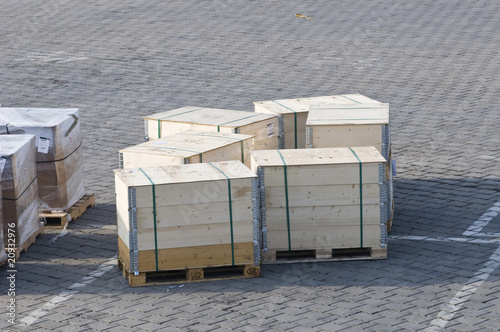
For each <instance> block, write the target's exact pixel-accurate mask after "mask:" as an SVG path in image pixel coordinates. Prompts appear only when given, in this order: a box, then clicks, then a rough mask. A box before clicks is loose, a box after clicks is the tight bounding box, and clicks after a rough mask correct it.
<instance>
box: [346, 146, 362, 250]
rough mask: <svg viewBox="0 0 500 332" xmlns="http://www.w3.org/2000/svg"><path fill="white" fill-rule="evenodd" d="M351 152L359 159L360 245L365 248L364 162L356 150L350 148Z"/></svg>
mask: <svg viewBox="0 0 500 332" xmlns="http://www.w3.org/2000/svg"><path fill="white" fill-rule="evenodd" d="M349 150H351V152H352V153H353V154H354V157H356V159H357V160H358V161H359V220H360V221H359V233H360V234H359V236H360V247H361V248H363V166H362V165H363V164H362V163H361V160H360V159H359V157H358V155H357V154H356V152H354V150H353V149H351V148H349Z"/></svg>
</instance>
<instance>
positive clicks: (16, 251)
mask: <svg viewBox="0 0 500 332" xmlns="http://www.w3.org/2000/svg"><path fill="white" fill-rule="evenodd" d="M44 232H45V230H44V225H43V223H40V228H39V229H38V230H37V231H36V232H34V233H33V234H32V235H31V236H30V237H29V238H28V239H27V240H26V241H24V243H23V244H22V245H20V246H19V247H16V248H5V251H6V252H7V255H8V256H9V258H15V259H16V260H17V259H18V258H19V256H20V255H21V253H22V252H23V251H28V248H29V247H30V246H31V245H32V244H33V243H35V242H36V238H37V237H38V236H39V235H42V234H43V233H44ZM13 255H15V256H14V257H13ZM4 263H5V262H4ZM0 266H1V263H0Z"/></svg>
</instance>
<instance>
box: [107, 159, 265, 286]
mask: <svg viewBox="0 0 500 332" xmlns="http://www.w3.org/2000/svg"><path fill="white" fill-rule="evenodd" d="M114 172H115V184H116V208H117V216H118V220H117V223H118V236H119V241H118V247H119V252H118V259H119V261H120V262H121V263H120V264H122V267H123V269H124V271H125V272H124V275H125V276H126V277H128V279H129V283H130V285H131V286H134V285H143V284H150V282H147V280H150V279H151V278H153V279H155V278H156V277H158V273H160V274H165V273H166V272H167V271H174V272H175V273H179V271H187V270H190V271H195V270H196V269H207V268H215V267H227V268H230V269H231V268H234V269H236V267H243V268H244V270H248V266H250V265H251V266H255V267H258V266H259V263H260V247H259V242H258V240H259V235H258V234H259V233H258V232H259V231H258V225H259V222H258V219H257V217H258V213H259V207H258V202H257V200H256V199H253V197H254V193H256V192H257V191H258V190H257V176H256V175H255V174H254V173H252V172H251V171H250V169H248V168H247V167H246V166H245V165H243V164H242V163H241V162H240V161H227V162H214V163H201V164H190V165H180V166H161V167H148V168H139V169H120V170H115V171H114ZM252 271H253V272H254V273H253V274H252V273H247V272H248V271H247V272H244V273H241V275H240V277H249V276H254V277H255V276H258V273H256V272H255V270H252ZM198 272H199V271H198ZM172 273H173V272H172ZM167 274H168V273H167ZM194 279H196V278H191V277H186V278H184V279H181V280H182V281H184V282H187V281H193V280H194ZM201 279H202V280H206V278H201ZM197 280H199V278H198V279H197ZM170 281H172V280H170Z"/></svg>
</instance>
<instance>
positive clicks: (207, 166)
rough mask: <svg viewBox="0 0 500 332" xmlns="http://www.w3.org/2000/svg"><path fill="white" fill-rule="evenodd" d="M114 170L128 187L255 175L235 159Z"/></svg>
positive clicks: (242, 177) (253, 176)
mask: <svg viewBox="0 0 500 332" xmlns="http://www.w3.org/2000/svg"><path fill="white" fill-rule="evenodd" d="M114 172H115V174H116V175H117V176H118V177H119V178H121V179H122V180H123V182H124V183H125V184H126V185H127V186H129V187H141V186H150V185H151V183H154V184H155V185H162V184H179V183H188V182H206V181H215V180H227V179H228V178H229V179H251V178H255V177H257V176H256V175H255V174H254V173H253V172H252V171H251V170H250V169H249V168H248V167H246V166H245V165H244V164H242V163H241V162H240V161H236V160H232V161H221V162H213V163H201V164H187V165H178V166H158V167H143V168H138V169H115V170H114Z"/></svg>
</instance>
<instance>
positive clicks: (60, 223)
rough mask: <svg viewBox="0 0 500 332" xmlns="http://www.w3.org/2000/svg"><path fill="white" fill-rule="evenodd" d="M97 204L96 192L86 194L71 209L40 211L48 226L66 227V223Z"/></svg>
mask: <svg viewBox="0 0 500 332" xmlns="http://www.w3.org/2000/svg"><path fill="white" fill-rule="evenodd" d="M94 205H95V194H85V195H83V197H82V198H80V200H79V201H78V202H76V203H75V204H73V206H71V207H70V208H69V209H67V210H65V211H63V212H54V213H52V212H49V211H45V212H42V213H40V218H41V219H42V220H45V227H46V228H64V227H66V225H67V224H68V223H69V222H70V221H73V220H75V219H77V218H78V217H80V216H81V215H82V214H83V213H84V212H85V211H86V210H87V208H88V207H92V206H94Z"/></svg>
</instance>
